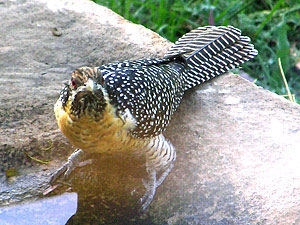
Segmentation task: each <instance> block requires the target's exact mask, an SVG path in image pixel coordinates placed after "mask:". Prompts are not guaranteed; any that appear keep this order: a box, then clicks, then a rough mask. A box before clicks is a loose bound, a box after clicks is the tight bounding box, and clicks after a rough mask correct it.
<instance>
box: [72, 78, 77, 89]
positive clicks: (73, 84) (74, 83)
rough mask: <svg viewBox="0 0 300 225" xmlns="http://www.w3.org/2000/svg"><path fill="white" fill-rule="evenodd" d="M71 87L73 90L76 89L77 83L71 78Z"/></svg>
mask: <svg viewBox="0 0 300 225" xmlns="http://www.w3.org/2000/svg"><path fill="white" fill-rule="evenodd" d="M71 85H72V87H73V88H77V82H76V80H75V79H74V78H72V80H71Z"/></svg>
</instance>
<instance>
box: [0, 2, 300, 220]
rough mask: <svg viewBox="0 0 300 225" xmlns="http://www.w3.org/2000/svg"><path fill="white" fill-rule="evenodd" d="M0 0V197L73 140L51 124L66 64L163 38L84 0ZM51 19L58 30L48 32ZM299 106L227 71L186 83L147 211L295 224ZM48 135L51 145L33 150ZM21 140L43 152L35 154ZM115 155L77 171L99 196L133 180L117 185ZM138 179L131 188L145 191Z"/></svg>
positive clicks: (32, 181)
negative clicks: (165, 163) (106, 164)
mask: <svg viewBox="0 0 300 225" xmlns="http://www.w3.org/2000/svg"><path fill="white" fill-rule="evenodd" d="M0 3H1V4H0V21H1V26H0V33H1V34H4V35H2V37H1V40H0V73H1V77H0V88H1V96H0V99H1V105H0V121H1V123H0V127H1V130H0V156H1V160H2V162H3V163H2V164H1V172H2V176H1V183H2V184H1V189H0V202H1V204H2V205H4V204H11V203H12V202H18V201H22V200H24V199H25V198H32V197H35V196H39V195H40V193H41V190H42V189H43V188H44V187H45V186H46V182H47V180H48V177H49V174H50V173H51V172H52V171H53V170H54V169H55V168H57V167H58V166H59V165H61V164H62V162H63V160H65V158H66V157H67V156H68V155H69V153H70V152H71V151H72V149H71V147H70V146H69V144H68V142H67V141H66V139H65V138H64V137H63V136H62V135H61V134H60V133H59V131H58V130H57V126H56V122H55V119H54V115H53V104H54V102H55V101H56V98H57V97H58V94H59V91H60V89H61V88H62V86H63V81H65V80H67V79H69V74H70V72H71V71H72V70H73V69H75V68H76V67H78V66H82V65H92V66H93V65H100V64H102V63H108V62H112V61H117V60H124V59H137V58H147V57H161V56H162V55H164V53H165V52H166V51H167V49H168V47H169V46H170V45H171V43H170V42H168V41H167V40H165V39H163V38H161V37H160V36H159V35H157V34H156V33H154V32H152V31H150V30H148V29H145V28H144V27H142V26H141V25H135V24H133V23H130V22H128V21H126V20H124V19H123V18H122V17H120V16H118V15H116V14H115V13H113V12H112V11H110V10H109V9H107V8H105V7H101V6H98V5H96V4H94V3H93V2H90V1H86V0H80V1H78V0H64V1H58V0H56V1H46V0H34V1H21V0H16V1H12V0H9V1H2V2H0ZM52 28H57V29H58V30H59V32H61V34H62V35H61V36H57V35H56V34H55V33H54V34H53V32H52V31H51V30H52ZM55 35H56V36H55ZM299 115H300V107H299V105H296V104H293V103H290V102H288V101H287V100H285V99H284V98H282V97H280V96H277V95H275V94H273V93H270V92H269V91H266V90H263V89H262V88H259V87H257V86H255V85H254V84H252V83H249V82H247V81H245V80H244V79H242V78H240V77H238V76H237V75H233V74H227V75H224V76H221V77H219V78H216V79H214V80H213V81H211V82H208V83H207V84H204V85H202V86H201V87H198V88H195V89H194V90H191V91H189V92H188V93H187V94H186V96H185V98H184V100H183V102H182V104H181V106H180V108H179V110H178V111H177V112H176V114H175V116H174V118H173V121H172V123H171V124H170V126H169V128H168V130H167V132H166V136H167V137H168V139H170V141H171V142H172V143H173V144H174V146H175V147H176V149H177V154H178V157H177V162H176V164H175V168H174V170H173V171H172V173H171V174H170V175H169V177H168V178H167V180H166V182H165V183H164V184H163V185H162V187H160V188H159V190H158V193H157V195H156V197H155V200H154V201H153V203H152V204H151V207H150V209H149V217H148V219H150V220H151V222H152V223H154V224H161V223H169V224H227V223H229V224H256V223H266V224H292V223H295V224H297V223H299V221H300V214H299V211H300V204H299V202H300V197H299V195H298V193H299V191H300V172H299V171H300V170H299V165H300V117H299ZM49 141H50V142H49ZM50 143H52V144H53V146H52V148H51V151H50V152H46V153H44V152H42V151H41V149H43V148H46V146H49V145H50ZM25 151H26V152H27V153H28V154H30V155H31V156H34V157H41V158H46V159H47V158H50V159H52V161H51V163H50V164H48V165H40V164H38V163H36V162H34V161H32V160H30V159H29V158H28V157H27V156H26V155H25V153H24V152H25ZM41 152H42V153H41ZM117 161H118V160H117ZM129 162H130V161H129ZM116 164H118V163H116ZM121 164H122V162H120V163H119V164H118V165H117V166H116V169H112V171H110V170H107V168H101V171H100V172H99V171H93V173H95V174H97V176H95V175H93V176H92V175H91V174H89V175H87V177H89V179H92V180H93V182H95V183H97V182H98V183H97V185H100V186H101V185H102V183H103V185H104V186H103V187H102V189H101V188H99V189H100V190H102V191H103V192H104V193H105V194H106V195H107V196H109V194H107V193H110V190H118V191H119V192H120V193H121V194H120V195H122V194H124V195H125V196H127V197H128V198H130V195H128V193H129V192H128V190H132V188H135V185H133V186H132V185H128V186H126V185H127V183H126V181H124V180H122V176H123V175H124V174H123V169H124V165H123V167H122V165H121ZM11 167H14V168H17V169H18V170H19V171H20V173H21V175H20V176H17V177H15V178H11V179H9V180H6V178H5V176H4V171H5V170H7V169H8V168H11ZM99 167H100V166H99ZM99 167H98V166H97V167H96V168H99ZM128 167H132V164H131V165H130V166H128ZM122 168H123V169H122ZM129 170H130V168H129ZM131 170H134V167H133V168H131ZM83 171H84V170H83ZM86 172H87V171H85V173H86ZM82 173H83V172H80V173H78V174H79V175H75V176H79V177H82V176H84V175H82ZM93 173H92V174H93ZM120 174H121V175H120ZM118 176H119V178H118ZM124 176H125V175H124ZM138 176H139V175H137V177H130V173H129V175H127V179H128V180H127V182H128V181H129V182H131V183H132V184H137V183H138V182H140V178H138ZM98 179H99V180H98ZM95 180H97V181H95ZM113 181H115V182H113ZM93 182H91V183H93ZM119 182H124V187H123V189H122V188H121V189H122V190H121V189H120V187H116V186H118V185H119ZM75 183H76V182H75ZM122 184H123V183H122ZM87 185H88V184H87ZM93 185H94V183H93ZM105 185H106V186H105ZM119 186H120V185H119ZM137 186H138V188H137V192H138V194H137V196H134V197H133V199H135V198H136V199H137V198H138V196H139V194H140V193H142V191H143V190H142V189H141V188H140V186H141V185H140V184H139V185H137ZM126 191H127V192H126ZM97 194H99V193H97ZM114 194H115V193H114ZM116 195H117V197H118V194H116ZM117 197H116V198H117ZM128 202H132V200H130V199H129V200H128ZM124 204H125V205H127V202H126V201H125V203H124ZM127 213H128V212H127ZM109 215H111V214H109ZM110 217H111V216H110Z"/></svg>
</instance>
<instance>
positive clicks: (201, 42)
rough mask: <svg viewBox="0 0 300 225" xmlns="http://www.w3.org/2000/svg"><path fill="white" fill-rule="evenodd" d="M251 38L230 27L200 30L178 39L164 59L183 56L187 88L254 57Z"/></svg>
mask: <svg viewBox="0 0 300 225" xmlns="http://www.w3.org/2000/svg"><path fill="white" fill-rule="evenodd" d="M257 53H258V52H257V50H256V49H254V46H253V45H252V44H250V38H249V37H246V36H241V31H240V30H239V29H237V28H234V27H232V26H227V27H224V26H220V27H215V26H207V27H199V28H197V29H195V30H193V31H191V32H189V33H187V34H186V35H184V36H183V37H182V38H180V39H179V40H178V41H177V42H176V43H175V45H174V46H173V47H171V49H170V50H169V51H168V53H167V54H166V55H165V58H173V57H177V56H182V57H183V58H184V59H185V60H186V62H187V66H188V69H187V71H186V85H187V86H186V88H187V89H189V88H192V87H194V86H196V85H198V84H201V83H203V82H205V81H208V80H210V79H211V78H213V77H216V76H218V75H220V74H223V73H225V72H227V71H228V70H231V69H234V68H236V67H238V66H239V65H241V64H242V63H244V62H246V61H248V60H250V59H252V58H253V57H254V56H256V55H257Z"/></svg>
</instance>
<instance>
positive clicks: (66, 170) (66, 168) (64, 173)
mask: <svg viewBox="0 0 300 225" xmlns="http://www.w3.org/2000/svg"><path fill="white" fill-rule="evenodd" d="M84 155H85V154H84V152H83V150H81V149H76V150H75V151H74V152H73V153H72V154H71V155H70V156H69V158H68V161H67V162H66V163H65V164H64V165H63V166H62V167H60V168H59V169H58V170H57V171H56V172H55V173H54V174H52V176H51V178H50V182H49V183H50V184H51V185H53V184H55V183H56V181H57V180H58V179H59V178H60V177H62V180H65V179H67V178H68V177H69V176H70V174H71V172H72V171H73V170H74V169H75V168H76V167H79V166H80V163H81V162H82V159H83V157H84Z"/></svg>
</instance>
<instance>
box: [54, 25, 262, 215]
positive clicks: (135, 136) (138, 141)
mask: <svg viewBox="0 0 300 225" xmlns="http://www.w3.org/2000/svg"><path fill="white" fill-rule="evenodd" d="M257 54H258V51H257V50H256V49H255V48H254V46H253V44H251V43H250V38H249V37H247V36H242V35H241V31H240V30H239V29H237V28H235V27H233V26H205V27H198V28H197V29H194V30H192V31H190V32H189V33H187V34H185V35H184V36H182V37H181V38H180V39H178V41H176V42H175V44H174V45H173V46H172V47H171V48H170V49H169V50H168V52H167V53H166V54H165V55H164V57H162V58H152V59H140V60H125V61H122V62H113V63H109V64H105V65H101V66H98V67H88V66H85V67H81V68H78V69H76V70H74V72H72V74H71V79H70V81H69V82H67V83H65V87H64V88H63V89H62V91H61V92H60V96H59V98H58V100H57V102H56V103H55V106H54V112H55V117H56V120H57V123H58V126H59V128H60V130H61V132H62V133H63V134H64V135H65V136H66V137H67V138H68V140H69V141H70V142H71V144H72V145H74V146H75V147H76V150H75V151H74V152H73V153H72V154H71V155H70V156H69V158H68V160H67V162H66V163H65V164H64V165H63V166H62V167H61V168H59V169H58V170H57V171H56V172H54V173H53V174H52V176H51V179H50V184H51V185H53V184H55V183H56V182H57V181H58V180H59V179H67V178H68V177H69V175H70V173H71V172H72V171H73V170H74V169H75V168H76V167H78V165H79V163H80V160H81V158H82V156H84V155H87V154H89V153H103V154H116V153H124V154H128V155H139V156H140V157H143V158H144V159H145V168H146V174H147V175H146V176H147V177H146V178H145V179H143V184H144V186H145V190H146V191H145V194H144V195H143V197H142V198H141V199H140V210H141V211H145V210H146V209H147V208H148V206H149V205H150V203H151V202H152V200H153V198H154V196H155V192H156V189H157V187H159V186H160V185H161V184H162V183H163V181H164V180H165V178H166V177H167V175H168V174H169V173H170V171H171V170H172V168H173V167H174V162H175V160H176V151H175V148H174V146H173V145H172V143H171V142H169V141H168V140H167V139H166V138H165V137H164V135H163V132H164V131H165V129H166V128H167V126H168V124H169V122H170V120H171V118H172V116H173V114H174V112H175V111H176V109H177V108H178V106H179V104H180V102H181V100H182V98H183V95H184V93H185V92H186V91H187V90H189V89H191V88H194V87H196V86H199V85H200V84H202V83H204V82H206V81H208V80H211V79H212V78H215V77H217V76H219V75H221V74H224V73H226V72H227V71H229V70H231V69H234V68H237V67H239V66H240V65H241V64H243V63H245V62H246V61H248V60H250V59H252V58H254V57H255V56H256V55H257Z"/></svg>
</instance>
